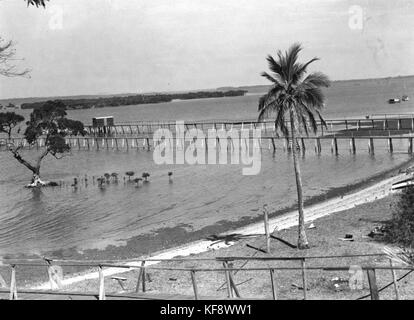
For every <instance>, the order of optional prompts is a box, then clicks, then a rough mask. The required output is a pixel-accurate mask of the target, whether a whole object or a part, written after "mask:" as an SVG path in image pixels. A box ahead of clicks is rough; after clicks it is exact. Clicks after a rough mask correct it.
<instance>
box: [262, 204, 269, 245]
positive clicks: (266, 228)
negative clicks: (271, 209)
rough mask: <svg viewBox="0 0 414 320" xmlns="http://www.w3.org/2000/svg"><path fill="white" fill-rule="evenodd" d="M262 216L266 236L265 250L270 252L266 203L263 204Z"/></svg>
mask: <svg viewBox="0 0 414 320" xmlns="http://www.w3.org/2000/svg"><path fill="white" fill-rule="evenodd" d="M263 216H264V231H265V236H266V252H267V253H270V231H269V213H268V211H267V205H264V206H263Z"/></svg>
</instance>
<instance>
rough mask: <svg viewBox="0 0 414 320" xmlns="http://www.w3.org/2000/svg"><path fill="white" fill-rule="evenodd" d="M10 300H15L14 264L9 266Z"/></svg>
mask: <svg viewBox="0 0 414 320" xmlns="http://www.w3.org/2000/svg"><path fill="white" fill-rule="evenodd" d="M11 268H12V270H11V280H10V300H17V284H16V266H15V265H12V266H11Z"/></svg>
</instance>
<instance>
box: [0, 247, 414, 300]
mask: <svg viewBox="0 0 414 320" xmlns="http://www.w3.org/2000/svg"><path fill="white" fill-rule="evenodd" d="M383 255H384V254H365V255H340V256H339V255H338V256H293V257H277V256H262V257H254V256H241V257H216V258H199V259H197V258H175V259H151V258H149V259H136V260H134V262H135V263H136V265H134V266H131V265H126V264H121V263H119V262H117V261H115V263H114V262H113V261H112V262H111V260H106V261H105V260H102V261H79V260H52V259H46V260H36V259H34V260H10V259H2V260H0V261H1V262H2V265H3V266H8V267H9V268H11V279H10V288H9V290H4V289H1V290H0V293H8V295H9V299H10V300H16V299H18V294H19V293H21V294H32V295H44V296H47V295H65V296H81V297H96V298H97V299H99V300H105V299H106V298H107V297H111V298H131V299H134V298H135V299H145V295H142V294H141V295H137V293H139V292H140V290H142V292H145V291H146V282H145V281H146V276H145V272H146V271H148V270H164V271H179V272H181V273H187V274H188V275H189V278H190V279H191V284H192V288H193V299H195V300H198V299H200V298H202V297H201V296H200V294H199V290H198V288H199V285H200V283H199V282H198V281H197V273H199V272H212V273H213V272H219V273H222V274H224V281H225V286H226V289H227V297H228V298H229V299H238V298H242V294H241V292H240V291H239V289H238V288H237V286H236V284H235V281H234V279H233V273H234V272H240V271H243V272H249V271H266V272H267V273H268V274H269V281H270V283H271V290H272V298H273V299H274V300H277V299H278V283H277V279H276V277H275V271H282V272H283V271H292V270H299V271H300V272H301V275H302V276H301V277H302V288H303V299H305V300H306V299H308V298H309V297H308V293H307V291H308V290H307V288H308V272H309V271H311V270H322V271H327V272H331V271H349V270H350V268H351V266H349V265H345V266H334V267H332V266H308V265H307V262H309V261H310V260H314V259H334V258H355V257H369V256H383ZM150 261H152V262H154V261H155V262H161V261H164V262H165V261H169V262H171V261H181V262H197V261H215V262H218V263H220V264H222V267H219V268H196V267H192V268H179V267H163V266H156V265H155V266H153V265H147V266H146V265H145V264H146V263H148V262H150ZM235 261H260V262H269V261H297V262H299V263H300V265H299V266H297V267H275V266H272V267H254V268H243V267H240V268H236V267H234V266H233V264H232V263H233V262H235ZM52 265H59V266H62V267H63V266H66V267H70V266H72V267H79V266H82V267H91V268H97V269H98V272H99V278H98V282H99V289H98V292H79V291H74V292H72V291H61V290H30V289H19V290H18V289H17V282H16V270H17V267H19V268H20V267H24V266H26V267H28V266H32V267H33V266H47V267H50V266H52ZM104 268H122V269H129V270H133V269H139V274H138V278H137V284H136V290H135V293H122V294H113V293H111V294H109V295H107V294H106V293H105V275H104ZM360 270H361V271H363V272H366V274H367V277H368V282H369V290H370V293H369V295H367V296H363V297H360V298H359V299H363V298H366V297H370V298H371V299H372V300H379V299H380V292H381V291H382V290H384V289H385V288H387V287H389V286H393V288H394V293H395V298H396V299H397V300H398V299H400V293H399V287H398V281H400V280H402V279H403V278H405V277H406V276H407V275H408V274H409V273H411V272H413V271H414V267H406V266H394V265H393V264H392V260H390V265H389V266H371V265H368V266H361V267H360ZM376 270H388V271H390V273H391V275H392V279H393V280H392V282H391V283H389V284H387V285H386V286H385V287H383V288H381V289H380V288H378V285H377V276H376ZM396 270H405V271H408V273H407V274H405V275H404V276H403V277H401V278H399V279H397V277H396V274H395V271H396ZM153 298H156V296H155V297H153Z"/></svg>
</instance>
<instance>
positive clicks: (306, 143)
mask: <svg viewBox="0 0 414 320" xmlns="http://www.w3.org/2000/svg"><path fill="white" fill-rule="evenodd" d="M253 138H254V137H252V136H249V138H248V139H247V140H246V141H248V143H247V142H245V143H246V147H247V148H249V144H250V143H251V142H254V139H253ZM413 138H414V133H409V134H403V135H401V134H400V135H392V134H391V132H388V135H330V136H328V135H326V136H298V137H296V139H295V140H296V141H295V143H293V141H292V139H291V138H285V137H282V136H276V135H267V136H266V135H265V136H261V137H260V138H259V139H258V141H257V143H258V145H256V147H259V148H260V149H269V150H272V151H273V152H277V151H278V150H283V151H291V150H292V148H293V146H295V147H296V148H297V149H300V150H301V152H303V153H305V152H306V150H308V149H314V150H315V153H317V154H320V153H321V152H322V141H324V142H328V143H329V146H328V149H330V151H331V152H332V153H334V154H335V155H338V154H339V151H340V150H341V149H342V150H343V149H344V145H345V149H348V150H349V152H350V153H352V154H355V153H356V152H357V148H359V149H361V148H362V151H367V152H368V153H370V154H374V153H375V150H379V149H378V148H377V149H376V147H375V144H376V143H375V142H376V141H377V142H379V143H380V145H381V148H382V149H381V150H386V151H387V152H389V153H393V152H396V151H397V150H396V148H395V143H396V141H397V143H398V142H400V143H402V144H403V146H400V149H399V150H398V151H399V152H404V153H405V152H406V153H408V154H412V153H413V152H414V149H413V148H414V146H413ZM167 140H168V142H169V144H170V146H171V147H173V148H174V146H175V148H176V149H177V150H180V149H185V147H186V145H189V144H190V143H191V142H190V141H186V140H185V139H184V138H178V137H172V138H171V139H167ZM201 140H202V141H201V142H200V144H201V147H203V148H205V149H206V150H207V149H208V148H209V147H212V148H215V149H220V148H222V144H223V147H224V148H227V149H228V151H234V150H235V148H236V147H237V145H236V144H235V142H234V140H233V139H231V138H230V137H229V136H227V137H220V136H217V137H214V138H209V137H205V138H204V139H201ZM212 140H214V141H212ZM241 140H243V139H242V138H239V142H240V144H241V143H243V141H241ZM357 141H358V142H359V143H357ZM361 141H364V145H365V146H366V147H365V148H364V147H363V146H362V145H361ZM164 142H165V140H162V141H157V140H154V139H153V138H152V137H150V136H142V137H135V138H129V137H123V138H120V137H67V138H66V143H67V144H68V145H70V146H71V150H72V151H99V150H117V151H129V150H137V151H138V150H147V151H150V150H153V149H154V148H156V146H157V143H164ZM192 142H197V139H195V140H194V141H192ZM211 142H212V146H211V144H210V143H211ZM9 144H12V145H13V146H20V148H21V149H24V150H39V149H41V148H44V144H45V140H44V139H42V138H40V139H38V140H37V141H36V143H34V144H31V145H30V144H28V143H27V141H26V140H25V139H23V138H12V139H0V151H7V150H8V145H9ZM240 144H239V147H240ZM326 147H327V146H326V143H325V148H326ZM340 147H341V148H340ZM377 147H378V146H377ZM401 148H402V149H401Z"/></svg>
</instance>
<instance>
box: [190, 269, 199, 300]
mask: <svg viewBox="0 0 414 320" xmlns="http://www.w3.org/2000/svg"><path fill="white" fill-rule="evenodd" d="M190 274H191V282H192V283H193V290H194V299H195V300H198V288H197V281H196V277H195V271H194V270H191V271H190Z"/></svg>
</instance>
